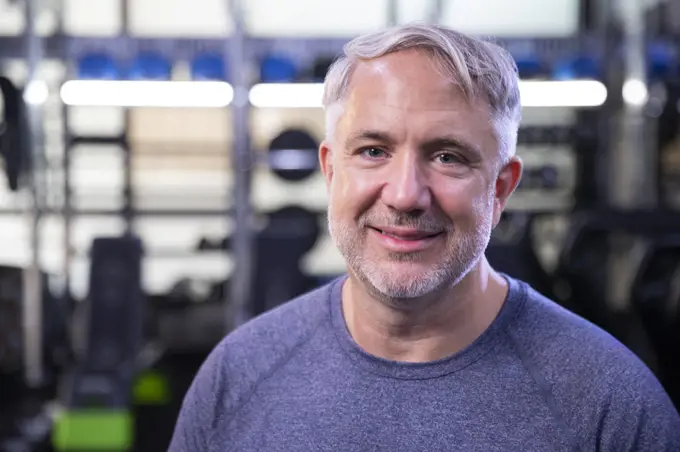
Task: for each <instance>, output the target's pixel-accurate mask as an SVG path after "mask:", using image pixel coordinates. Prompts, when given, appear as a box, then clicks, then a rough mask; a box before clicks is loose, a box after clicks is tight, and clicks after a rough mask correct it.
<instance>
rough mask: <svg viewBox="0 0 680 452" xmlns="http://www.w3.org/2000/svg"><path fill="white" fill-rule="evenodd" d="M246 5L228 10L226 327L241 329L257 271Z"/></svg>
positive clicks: (235, 0) (232, 3) (236, 2)
mask: <svg viewBox="0 0 680 452" xmlns="http://www.w3.org/2000/svg"><path fill="white" fill-rule="evenodd" d="M243 4H244V3H243V1H241V0H229V9H230V11H231V16H232V19H233V21H234V32H233V34H232V36H231V37H230V38H229V52H228V53H229V57H230V58H229V63H230V67H231V71H232V74H231V76H232V77H231V78H232V86H233V89H234V100H233V102H232V107H231V112H232V121H233V131H234V133H233V136H234V141H233V147H232V150H231V158H232V171H233V172H234V185H233V187H232V194H233V197H232V200H233V216H230V219H233V221H234V229H233V232H232V241H231V243H232V247H231V248H232V253H231V256H232V260H233V263H234V267H233V272H232V275H231V278H230V282H229V283H228V286H227V287H225V291H224V293H225V295H227V294H228V298H227V299H226V300H225V311H226V317H227V318H226V326H227V328H228V329H229V328H230V327H238V326H239V325H241V324H243V323H245V322H246V321H247V320H248V319H249V318H250V316H251V309H250V307H251V304H252V303H251V302H252V300H251V296H252V293H251V286H252V280H253V277H252V275H253V271H254V268H255V256H254V253H253V248H254V237H253V231H252V208H251V205H250V190H251V179H252V157H251V150H250V120H249V116H250V114H249V113H250V111H249V110H250V105H249V101H248V92H249V88H250V83H249V80H248V71H247V64H248V62H249V61H248V51H247V50H248V40H247V36H246V31H245V24H244V22H245V20H244V11H243Z"/></svg>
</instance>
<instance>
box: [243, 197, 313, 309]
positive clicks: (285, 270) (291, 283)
mask: <svg viewBox="0 0 680 452" xmlns="http://www.w3.org/2000/svg"><path fill="white" fill-rule="evenodd" d="M320 233H321V228H320V226H319V216H318V215H317V214H315V213H314V212H310V211H308V210H305V209H303V208H302V207H298V206H287V207H283V208H281V209H279V210H277V211H274V212H271V213H270V214H268V215H267V225H266V227H265V228H264V229H263V230H262V231H260V232H259V233H258V234H257V238H256V245H255V247H256V251H255V253H256V259H257V262H258V269H257V272H256V273H255V277H254V281H253V292H252V293H253V314H254V315H259V314H261V313H263V312H265V311H268V310H269V309H272V308H274V307H276V306H278V305H280V304H281V303H284V302H286V301H288V300H290V299H292V298H295V297H296V296H298V295H301V294H302V293H304V292H306V291H307V290H309V289H310V288H311V287H312V285H313V282H312V280H311V279H310V278H309V277H307V276H306V275H305V274H304V273H303V272H302V269H301V268H300V261H301V260H302V257H303V256H304V255H305V254H306V253H307V252H309V251H310V250H311V249H312V248H313V247H314V245H315V244H316V241H317V240H318V238H319V234H320Z"/></svg>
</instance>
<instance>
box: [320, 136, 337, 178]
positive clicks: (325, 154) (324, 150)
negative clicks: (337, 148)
mask: <svg viewBox="0 0 680 452" xmlns="http://www.w3.org/2000/svg"><path fill="white" fill-rule="evenodd" d="M319 165H320V167H321V173H322V174H323V176H324V179H326V187H329V186H330V184H331V180H332V179H333V169H334V168H333V150H332V149H331V144H330V142H328V141H323V142H321V145H320V146H319Z"/></svg>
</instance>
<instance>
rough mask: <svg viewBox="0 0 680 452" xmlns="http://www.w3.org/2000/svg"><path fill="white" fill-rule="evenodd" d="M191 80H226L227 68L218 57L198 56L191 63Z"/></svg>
mask: <svg viewBox="0 0 680 452" xmlns="http://www.w3.org/2000/svg"><path fill="white" fill-rule="evenodd" d="M191 78H193V79H194V80H227V68H226V63H225V61H224V59H223V58H222V57H221V56H220V55H214V54H204V55H198V56H197V57H195V58H194V59H193V60H192V61H191Z"/></svg>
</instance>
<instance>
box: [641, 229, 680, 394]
mask: <svg viewBox="0 0 680 452" xmlns="http://www.w3.org/2000/svg"><path fill="white" fill-rule="evenodd" d="M631 298H632V304H633V308H634V310H635V311H636V312H637V313H638V314H639V315H640V318H641V320H642V322H643V325H644V327H645V331H646V333H647V335H648V337H649V338H650V340H651V342H652V344H653V346H654V350H655V352H656V355H657V366H658V371H657V373H658V375H659V379H660V380H661V382H662V383H663V385H664V386H665V388H666V390H667V392H668V393H669V396H670V397H671V398H672V399H673V401H674V403H675V404H676V405H677V406H680V384H679V383H678V382H679V381H680V356H678V346H680V235H675V236H671V237H668V238H666V239H660V240H655V241H653V243H652V244H651V245H650V246H649V248H648V250H647V252H646V253H645V256H644V257H643V259H642V262H641V263H640V267H639V271H638V273H637V275H636V277H635V279H634V281H633V287H632V297H631Z"/></svg>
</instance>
